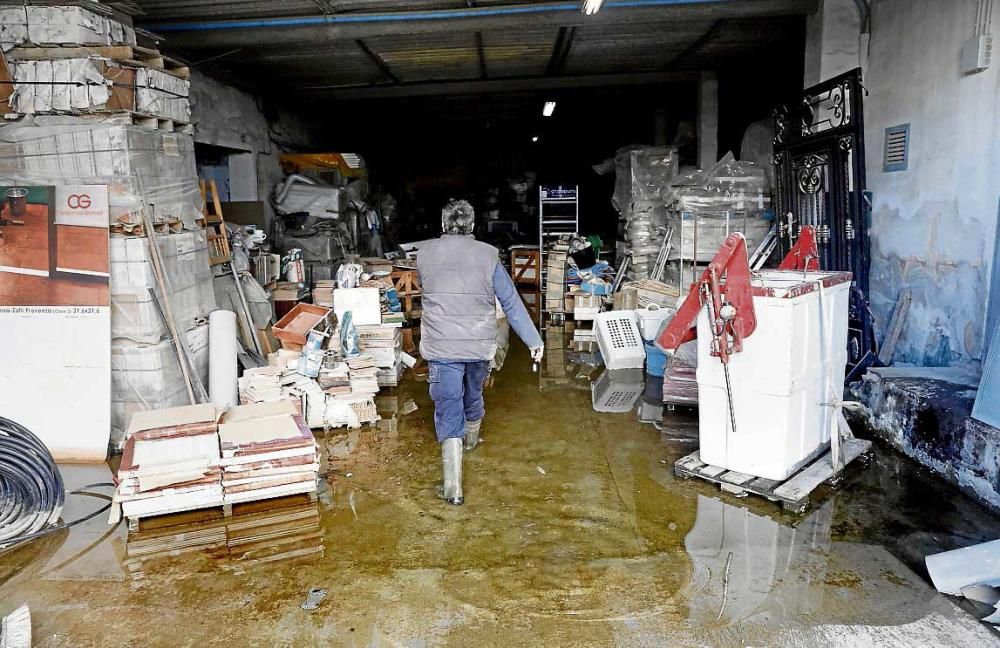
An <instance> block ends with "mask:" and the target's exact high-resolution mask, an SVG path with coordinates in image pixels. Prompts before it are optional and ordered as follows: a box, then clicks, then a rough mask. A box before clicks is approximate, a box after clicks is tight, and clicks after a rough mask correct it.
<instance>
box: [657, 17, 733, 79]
mask: <svg viewBox="0 0 1000 648" xmlns="http://www.w3.org/2000/svg"><path fill="white" fill-rule="evenodd" d="M725 23H726V21H725V20H716V21H715V22H714V23H712V26H711V27H709V28H708V29H707V30H706V31H705V33H704V34H702V35H701V36H699V37H698V38H697V40H695V41H694V42H693V43H691V44H690V45H688V46H687V47H686V48H684V51H683V52H681V53H680V54H678V55H677V56H675V57H674V58H672V59H671V60H670V62H669V63H667V64H666V66H664V69H665V70H671V69H673V68H676V67H678V66H680V65H681V64H682V63H683V62H684V60H685V59H687V58H688V57H689V56H692V55H694V54H697V53H698V51H699V50H701V48H702V47H704V46H705V45H706V44H708V43H710V42H712V41H713V40H715V38H716V37H717V36H718V35H719V32H720V31H722V26H723V25H725Z"/></svg>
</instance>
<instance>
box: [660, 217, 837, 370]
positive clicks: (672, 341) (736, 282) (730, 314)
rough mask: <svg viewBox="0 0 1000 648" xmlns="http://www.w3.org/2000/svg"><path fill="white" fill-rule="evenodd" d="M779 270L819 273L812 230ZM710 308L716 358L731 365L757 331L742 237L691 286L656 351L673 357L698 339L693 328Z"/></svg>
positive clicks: (735, 236)
mask: <svg viewBox="0 0 1000 648" xmlns="http://www.w3.org/2000/svg"><path fill="white" fill-rule="evenodd" d="M778 268H779V269H780V270H799V271H804V272H814V271H817V270H819V250H818V248H817V246H816V230H815V229H814V228H813V227H811V226H809V227H803V228H802V231H801V232H800V233H799V240H798V241H797V242H796V243H795V246H794V247H793V248H792V249H791V250H790V251H789V252H788V255H787V256H786V257H785V258H784V259H782V261H781V263H780V264H779V265H778ZM706 304H707V305H708V309H709V312H708V314H709V317H710V321H711V326H712V337H713V344H712V355H713V356H715V357H717V358H719V359H720V360H721V361H722V363H723V364H728V363H729V357H730V356H731V355H732V354H733V353H739V352H740V351H742V349H743V340H744V339H746V338H748V337H750V336H751V335H752V334H753V332H754V330H755V329H756V328H757V317H756V314H755V313H754V309H753V289H752V287H751V285H750V261H749V258H748V256H747V242H746V239H745V238H743V235H742V234H740V233H738V232H737V233H735V234H730V235H729V238H727V239H726V241H725V242H724V243H723V244H722V247H721V248H719V251H718V252H717V253H716V255H715V257H714V258H713V259H712V262H711V263H709V264H708V268H706V269H705V272H703V273H702V275H701V278H700V279H698V281H697V282H695V283H694V284H692V285H691V292H690V293H689V294H688V297H687V299H686V300H684V304H683V305H682V306H681V307H680V309H678V311H677V314H676V315H674V317H673V319H671V320H670V323H669V324H668V325H667V327H666V328H665V329H664V330H663V333H662V334H661V335H660V337H659V338H658V339H657V341H656V343H657V345H658V346H659V347H660V348H662V349H663V350H664V351H667V352H669V353H672V352H674V351H676V350H677V347H679V346H680V345H682V344H684V343H685V342H689V341H691V340H693V339H695V338H696V337H697V332H696V329H695V328H694V324H695V321H696V320H697V318H698V313H700V312H701V309H702V307H703V306H705V305H706Z"/></svg>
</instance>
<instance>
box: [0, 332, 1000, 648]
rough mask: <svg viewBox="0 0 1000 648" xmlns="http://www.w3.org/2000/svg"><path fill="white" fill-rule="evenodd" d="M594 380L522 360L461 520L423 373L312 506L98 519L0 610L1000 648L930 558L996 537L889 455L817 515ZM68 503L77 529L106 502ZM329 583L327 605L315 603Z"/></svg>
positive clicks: (327, 463)
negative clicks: (717, 460) (748, 493)
mask: <svg viewBox="0 0 1000 648" xmlns="http://www.w3.org/2000/svg"><path fill="white" fill-rule="evenodd" d="M563 360H564V359H563ZM599 374H600V369H598V368H592V367H587V366H585V365H575V364H572V363H566V362H564V361H558V360H553V359H550V362H549V363H548V365H547V368H546V371H544V372H542V373H541V374H533V373H532V372H531V370H530V365H529V364H528V360H527V357H526V353H525V351H524V350H523V349H520V348H519V349H515V351H514V353H512V355H511V357H510V358H509V360H508V366H507V367H506V368H505V369H504V370H503V372H501V373H500V374H499V375H498V376H497V377H496V378H495V382H494V384H493V386H492V387H491V388H490V389H489V391H488V395H487V408H488V411H487V418H486V422H485V424H484V427H483V438H484V443H483V445H482V446H481V447H480V448H479V449H477V450H476V451H475V452H474V453H472V454H471V455H469V456H468V457H467V460H466V463H465V470H466V482H465V483H466V505H465V506H463V507H450V506H446V505H443V504H441V503H439V502H438V501H437V500H436V499H435V498H434V496H433V488H434V485H435V483H436V481H437V479H438V478H439V454H438V452H439V450H438V446H437V444H436V443H435V441H434V436H433V431H432V425H433V423H432V413H433V411H432V407H431V404H430V402H429V400H428V398H427V395H426V384H425V383H423V382H420V381H419V380H418V379H414V378H413V377H412V376H410V377H408V378H407V381H406V383H405V384H404V385H403V386H401V387H400V388H398V389H397V390H392V391H391V392H389V395H382V396H380V398H379V406H380V412H381V414H382V416H383V418H384V419H385V420H383V421H382V422H381V424H380V425H379V426H378V427H377V428H366V429H364V430H361V431H355V432H351V433H345V432H343V431H333V432H330V433H327V434H325V435H321V436H320V439H319V440H320V442H321V444H322V445H323V448H324V461H323V471H324V475H325V480H324V481H325V483H324V488H323V491H322V493H321V494H320V497H319V500H318V502H316V503H310V502H308V501H303V500H295V501H291V502H288V501H286V502H280V503H274V504H273V505H268V506H267V507H262V508H259V509H257V510H251V511H246V512H244V513H241V514H240V515H237V516H236V518H235V520H236V521H235V522H234V521H233V520H229V521H226V520H223V519H220V518H217V517H216V518H213V517H211V516H206V515H203V514H202V515H201V516H200V517H199V516H198V515H195V516H193V517H192V516H189V517H187V518H183V519H180V518H179V519H176V520H174V522H177V523H180V524H182V526H175V527H164V528H159V529H153V528H152V527H153V526H154V525H149V527H150V528H146V529H144V530H143V531H142V532H140V533H139V534H133V536H131V537H128V534H127V533H126V531H125V530H124V528H122V527H117V528H109V527H108V526H107V525H106V524H104V523H103V520H95V521H94V522H91V523H88V524H86V525H82V526H81V527H77V528H75V529H74V530H72V531H71V532H69V533H63V534H60V535H56V536H53V537H50V538H47V539H45V540H43V541H40V542H37V543H34V544H32V545H30V546H28V547H24V548H22V549H20V550H18V551H15V552H13V553H9V554H7V555H2V556H0V614H5V613H7V612H9V611H10V610H12V609H13V608H14V607H16V606H18V605H20V604H21V603H28V604H29V605H30V606H31V611H32V615H33V620H34V631H35V645H36V646H327V645H346V646H538V645H546V646H610V645H620V646H665V645H669V646H687V645H690V646H705V645H708V646H742V645H758V646H765V645H766V646H786V645H790V646H797V645H801V646H816V645H851V646H868V645H899V646H914V645H941V646H949V645H954V646H981V645H992V643H995V642H996V641H997V640H996V635H993V634H990V633H989V632H988V631H987V630H986V629H985V628H984V627H982V626H981V625H980V624H979V623H978V622H977V621H975V620H974V619H972V618H971V617H970V616H968V615H967V614H966V613H965V612H964V611H962V610H960V609H958V608H957V607H956V606H954V605H953V604H952V603H951V602H950V601H948V600H947V599H945V598H943V597H941V596H939V595H938V594H936V593H935V592H934V591H933V590H932V589H931V588H930V587H929V586H928V585H927V584H926V582H925V574H924V573H923V571H922V567H921V564H922V559H923V556H924V555H925V554H926V553H927V552H931V551H937V550H941V549H945V548H951V547H954V546H963V545H967V544H972V543H973V542H976V541H979V540H984V539H992V538H995V537H997V536H1000V525H998V523H997V521H996V519H995V518H994V517H992V516H991V515H989V514H988V513H987V512H986V511H985V510H983V509H981V508H980V507H978V506H977V505H976V504H974V503H973V502H970V501H969V500H967V499H964V498H962V497H961V496H959V495H958V494H956V493H955V492H953V491H951V490H950V489H948V488H946V487H945V486H943V485H942V484H941V483H939V482H937V481H936V480H934V479H933V478H931V477H930V476H929V475H926V474H924V473H921V472H920V471H918V470H915V469H914V468H913V467H912V466H911V465H910V464H908V463H905V462H902V461H900V460H898V459H897V458H896V457H895V456H893V455H890V454H887V453H881V452H879V453H876V454H875V456H874V457H873V459H872V460H871V462H870V463H869V464H868V465H867V466H863V467H860V466H859V467H855V469H854V470H851V471H850V473H849V475H848V476H847V478H846V479H845V480H844V482H843V483H842V484H841V486H840V487H839V489H837V490H836V491H829V490H824V491H823V492H821V493H820V494H819V497H818V498H817V503H816V504H815V505H814V506H813V507H811V508H810V510H809V511H808V512H807V514H806V515H804V516H792V515H788V514H784V513H782V512H781V511H780V510H779V509H777V508H776V507H775V506H774V505H772V504H769V503H766V502H759V501H756V500H754V499H752V498H751V499H745V500H739V499H734V498H731V497H726V496H722V495H721V494H719V493H718V491H717V490H716V489H715V488H714V487H712V486H710V485H707V484H700V483H696V482H690V481H678V480H675V479H674V477H673V474H672V470H671V466H672V464H673V462H674V461H675V460H676V459H678V458H679V457H681V456H683V455H685V454H687V453H689V452H691V451H692V450H693V449H694V448H695V447H696V445H695V444H694V442H693V439H694V438H695V436H696V426H697V420H696V418H694V417H693V416H692V415H691V414H690V413H683V412H674V413H668V416H667V417H666V418H665V419H664V420H663V421H662V423H660V424H658V426H659V428H658V427H657V426H654V425H652V424H649V423H645V424H644V423H641V422H640V421H639V420H638V419H639V416H637V413H636V410H637V409H638V408H640V406H641V405H642V403H643V399H642V396H641V394H638V393H634V392H631V391H628V390H629V389H632V390H634V389H636V388H637V389H639V390H642V389H644V387H645V386H644V385H642V383H641V378H640V382H639V383H638V386H636V385H635V384H634V383H633V384H631V386H629V385H628V384H626V385H623V386H622V390H621V394H619V398H620V400H619V403H618V405H617V408H618V409H621V403H622V402H625V405H626V406H627V407H625V409H628V411H627V412H624V413H610V412H596V411H594V409H593V408H592V394H591V381H592V380H593V379H595V378H597V377H598V375H599ZM383 394H385V393H383ZM631 398H634V400H631V401H630V400H629V399H631ZM410 400H413V402H414V403H415V404H416V406H417V410H416V411H414V412H412V413H409V414H402V413H401V411H404V410H405V409H407V408H406V405H407V404H408V401H410ZM606 405H607V403H605V407H603V409H608V407H606ZM642 418H643V419H645V420H650V419H651V418H655V417H652V416H651V415H650V408H648V407H647V408H645V409H644V410H643V413H642ZM66 473H67V479H68V481H69V482H70V484H71V485H72V484H83V483H91V482H95V481H103V480H105V479H106V478H107V477H108V476H109V471H108V469H107V468H106V467H96V468H95V467H91V468H87V469H83V468H80V467H68V468H67V470H66ZM71 504H72V506H73V509H72V510H69V511H67V516H68V517H74V516H75V515H76V514H78V513H79V512H81V511H86V510H92V509H93V507H94V506H95V505H97V504H99V502H97V501H95V500H80V499H74V501H73V502H71ZM279 505H280V508H279ZM265 531H266V532H265ZM258 533H260V534H262V535H261V536H260V537H264V538H265V539H264V540H257V536H256V535H255V534H258ZM313 587H321V588H324V589H326V590H327V596H326V598H325V599H324V600H323V602H322V603H321V604H320V606H319V608H318V609H317V610H315V611H312V612H309V611H305V610H303V609H301V608H300V604H301V603H302V602H303V601H304V600H305V597H306V595H307V593H308V591H309V590H310V589H311V588H313Z"/></svg>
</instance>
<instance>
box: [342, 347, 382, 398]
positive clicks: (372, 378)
mask: <svg viewBox="0 0 1000 648" xmlns="http://www.w3.org/2000/svg"><path fill="white" fill-rule="evenodd" d="M347 366H348V367H349V368H350V382H351V393H352V394H354V395H364V394H369V395H371V396H374V395H375V394H377V393H378V389H379V388H378V379H377V378H376V374H377V373H378V366H377V365H376V363H375V361H374V360H373V359H371V358H368V357H365V356H360V357H357V358H350V359H348V360H347Z"/></svg>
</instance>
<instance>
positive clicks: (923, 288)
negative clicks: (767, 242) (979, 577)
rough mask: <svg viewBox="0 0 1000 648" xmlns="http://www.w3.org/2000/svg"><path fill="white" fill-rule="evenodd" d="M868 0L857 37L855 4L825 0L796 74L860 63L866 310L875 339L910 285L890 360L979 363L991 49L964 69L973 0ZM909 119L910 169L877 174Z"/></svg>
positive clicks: (999, 88) (991, 120)
mask: <svg viewBox="0 0 1000 648" xmlns="http://www.w3.org/2000/svg"><path fill="white" fill-rule="evenodd" d="M871 4H872V18H871V34H870V36H869V37H865V36H863V35H861V34H859V33H858V30H859V26H860V22H859V21H858V16H857V13H856V12H855V14H854V22H852V20H851V19H850V16H849V15H848V13H847V9H848V8H852V7H853V5H854V3H853V1H852V0H824V2H823V4H822V5H821V8H820V11H819V12H818V13H817V15H816V16H813V17H812V18H810V22H809V24H808V26H807V45H806V52H807V61H806V70H807V78H806V80H805V81H806V84H807V85H808V84H809V83H811V82H814V81H816V80H819V79H811V78H809V71H810V70H813V71H814V72H815V71H816V70H819V71H820V73H821V75H822V78H828V77H831V76H834V75H836V74H839V73H841V72H845V71H847V70H849V69H852V68H854V67H856V66H858V64H859V61H860V62H861V65H862V68H863V72H864V83H865V86H866V88H867V90H868V91H869V94H868V96H866V97H865V140H866V153H867V160H866V163H867V174H868V189H869V190H870V191H871V192H872V193H873V198H874V203H873V206H872V269H871V272H872V274H871V285H872V290H871V306H872V311H873V313H874V314H875V318H876V325H877V328H878V331H879V336H880V337H881V336H882V335H884V332H885V330H886V328H887V326H888V321H889V318H890V317H891V316H892V311H893V308H894V306H895V303H896V299H897V297H898V295H899V292H900V290H901V289H902V288H904V287H908V288H910V290H911V291H912V293H913V302H912V304H911V307H910V311H909V315H908V317H907V321H906V325H905V327H904V329H903V332H902V335H901V337H900V339H899V342H898V344H897V346H896V354H895V356H894V361H895V362H896V363H901V362H902V363H912V364H917V365H923V366H949V365H953V364H961V363H965V362H968V361H970V360H981V359H982V358H983V356H984V353H985V352H984V347H985V340H986V338H987V335H986V322H985V319H986V303H987V295H988V294H989V289H990V276H991V265H992V263H993V258H994V247H995V240H996V229H997V208H998V203H1000V73H998V69H1000V61H998V60H997V57H994V63H993V66H992V67H991V68H990V69H988V70H986V71H985V72H980V73H978V74H963V73H962V72H961V69H960V54H961V49H962V45H963V44H964V42H965V41H966V40H967V39H968V38H971V37H972V35H973V28H974V24H975V17H976V0H949V1H948V2H941V1H940V0H873V1H872V3H871ZM997 22H1000V19H998V18H996V17H994V19H993V24H994V26H995V25H996V24H997ZM852 42H853V43H855V44H856V45H855V50H854V52H853V53H852V52H851V51H850V47H851V43H852ZM810 56H812V57H813V61H812V62H810V60H809V57H810ZM816 57H819V60H818V61H817V60H816ZM907 123H908V124H910V151H909V166H908V168H907V169H906V170H905V171H898V172H892V173H886V172H883V170H882V154H883V147H884V137H885V129H886V128H887V127H890V126H895V125H899V124H907Z"/></svg>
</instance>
